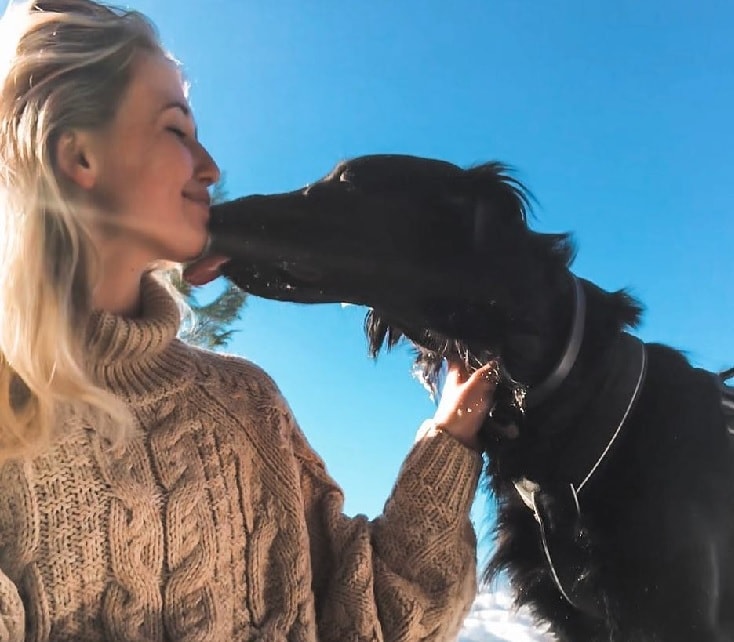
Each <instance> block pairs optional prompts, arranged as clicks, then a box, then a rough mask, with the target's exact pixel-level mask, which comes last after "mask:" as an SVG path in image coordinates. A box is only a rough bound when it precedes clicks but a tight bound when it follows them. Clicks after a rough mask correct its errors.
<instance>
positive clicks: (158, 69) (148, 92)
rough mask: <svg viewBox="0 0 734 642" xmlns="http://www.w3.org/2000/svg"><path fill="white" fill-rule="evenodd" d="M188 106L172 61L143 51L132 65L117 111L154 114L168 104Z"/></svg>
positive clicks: (181, 82)
mask: <svg viewBox="0 0 734 642" xmlns="http://www.w3.org/2000/svg"><path fill="white" fill-rule="evenodd" d="M174 102H176V103H181V104H183V105H186V106H188V101H187V98H186V85H185V82H184V79H183V76H182V74H181V71H180V70H179V68H178V67H177V65H176V63H174V62H173V61H171V60H169V59H168V58H166V57H165V56H163V55H162V54H143V55H141V56H140V58H139V59H138V60H137V61H136V63H135V66H134V67H133V72H132V76H131V78H130V85H129V86H128V89H127V91H126V94H125V97H124V98H123V100H122V103H121V104H120V111H123V110H126V111H128V112H129V111H133V112H138V113H141V114H142V113H150V112H154V115H155V114H157V113H158V112H160V110H161V109H162V108H163V107H164V106H166V105H170V104H171V103H174Z"/></svg>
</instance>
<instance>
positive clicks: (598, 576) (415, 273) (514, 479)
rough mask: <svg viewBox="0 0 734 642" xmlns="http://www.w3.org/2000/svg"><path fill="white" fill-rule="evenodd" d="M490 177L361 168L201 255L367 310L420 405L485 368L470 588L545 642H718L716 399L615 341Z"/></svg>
mask: <svg viewBox="0 0 734 642" xmlns="http://www.w3.org/2000/svg"><path fill="white" fill-rule="evenodd" d="M528 201H529V198H528V195H527V192H526V191H525V190H524V188H523V187H522V185H520V184H519V183H518V182H517V181H516V180H514V179H513V178H511V177H510V176H509V175H508V173H507V171H506V169H505V168H504V167H503V166H502V165H500V164H498V163H489V164H486V165H482V166H479V167H474V168H471V169H467V170H463V169H461V168H459V167H456V166H455V165H452V164H450V163H446V162H442V161H436V160H429V159H421V158H414V157H407V156H369V157H362V158H357V159H354V160H352V161H349V162H345V163H342V164H340V165H338V166H337V167H336V168H335V169H334V170H333V171H332V172H331V173H330V174H329V175H328V176H326V177H325V178H324V179H322V180H320V181H318V182H317V183H314V184H312V185H309V186H308V187H306V188H304V189H302V190H299V191H295V192H291V193H287V194H280V195H273V196H252V197H248V198H244V199H239V200H236V201H232V202H229V203H225V204H222V205H221V206H217V207H215V208H214V209H213V215H212V221H211V230H212V234H213V236H214V251H215V252H219V253H222V254H225V255H227V256H231V257H232V261H231V262H230V263H229V264H227V265H226V266H225V267H224V269H223V272H224V274H225V275H226V276H227V277H229V278H230V279H232V280H233V281H235V282H236V283H238V284H239V285H240V286H241V287H243V288H245V289H247V290H248V291H250V292H252V293H254V294H256V295H260V296H263V297H268V298H272V299H281V300H287V301H296V302H304V303H323V302H340V301H344V302H352V303H357V304H363V305H366V306H369V307H370V308H371V311H370V312H369V314H368V317H367V320H366V330H367V334H368V337H369V344H370V349H371V352H372V353H373V354H377V353H378V352H379V350H380V349H381V347H382V346H383V345H385V344H386V345H387V346H392V345H394V344H395V343H396V342H397V341H398V340H400V339H401V337H405V338H407V339H408V340H410V341H411V342H412V343H413V344H414V345H415V347H416V349H417V353H418V357H417V358H418V362H419V364H420V365H421V367H422V369H423V372H424V374H425V376H426V378H427V380H429V381H430V382H432V383H433V384H434V385H435V381H436V377H437V373H438V370H439V368H440V365H441V363H442V361H443V359H444V358H446V357H456V356H459V357H460V358H462V359H464V361H465V362H466V363H467V364H468V365H469V366H470V367H476V366H477V365H478V364H481V363H485V362H487V361H488V360H490V359H495V358H498V359H499V361H500V363H501V373H502V384H501V385H500V387H499V388H498V393H497V406H496V408H495V411H494V412H493V414H492V417H491V418H489V419H488V420H487V422H486V425H485V426H484V429H483V432H482V439H483V445H484V447H485V449H486V453H487V455H488V470H487V472H488V475H489V480H490V483H491V489H492V491H493V493H494V495H495V497H496V499H497V501H498V503H499V509H498V510H499V516H498V522H497V527H496V545H497V546H496V553H495V555H494V558H493V559H492V561H491V562H490V564H489V567H488V568H487V569H486V575H487V577H491V576H493V575H494V574H496V573H497V572H498V571H500V570H507V571H508V573H509V576H510V579H511V582H512V585H513V588H514V591H515V595H516V598H517V601H518V603H519V604H527V605H529V606H530V607H531V608H532V609H533V611H534V612H535V613H536V615H537V616H538V617H539V618H540V619H542V620H545V621H548V622H550V623H551V626H552V630H553V631H554V632H555V634H556V635H557V636H558V637H559V639H561V640H574V641H581V642H590V641H594V640H604V641H607V640H619V641H621V642H633V641H636V640H640V641H642V640H644V641H645V642H649V641H652V640H660V641H666V642H667V641H671V640H672V641H685V642H703V641H713V640H717V641H721V640H733V639H734V452H733V450H732V448H733V445H734V444H732V441H733V440H732V438H731V437H730V435H729V433H728V431H727V424H726V417H725V413H724V410H723V406H722V399H723V398H724V395H725V392H726V389H725V388H724V386H723V384H722V382H721V379H720V378H717V376H716V375H713V374H712V373H709V372H705V371H703V370H699V369H695V368H693V367H692V366H691V365H690V364H689V363H688V362H687V361H686V359H685V358H684V357H683V356H682V355H681V354H680V353H678V352H676V351H674V350H672V349H670V348H668V347H665V346H662V345H654V344H651V345H644V344H643V343H642V342H640V341H639V340H637V339H635V338H633V337H632V336H631V335H629V334H627V333H626V332H625V329H626V328H628V327H633V326H634V325H635V324H636V323H637V322H638V319H639V315H640V307H639V305H638V304H637V303H636V302H635V301H634V300H633V299H632V298H631V297H630V296H629V295H628V294H627V293H626V292H624V291H618V292H611V293H610V292H606V291H604V290H602V289H600V288H599V287H597V286H595V285H593V284H592V283H590V282H589V281H585V280H583V279H579V278H577V277H575V276H574V275H573V274H572V273H571V272H570V270H569V265H570V263H571V261H572V258H573V246H572V243H571V241H570V239H569V237H568V236H567V235H563V234H540V233H537V232H534V231H532V230H530V229H529V228H528V225H527V221H526V212H527V209H528Z"/></svg>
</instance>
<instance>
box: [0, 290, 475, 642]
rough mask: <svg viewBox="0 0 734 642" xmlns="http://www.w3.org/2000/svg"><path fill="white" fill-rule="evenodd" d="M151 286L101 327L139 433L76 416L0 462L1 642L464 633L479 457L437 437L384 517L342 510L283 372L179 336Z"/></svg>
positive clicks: (114, 377)
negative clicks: (58, 433) (17, 457)
mask: <svg viewBox="0 0 734 642" xmlns="http://www.w3.org/2000/svg"><path fill="white" fill-rule="evenodd" d="M143 296H144V306H143V315H142V318H139V319H124V318H119V317H114V316H112V315H109V314H99V315H97V316H96V317H95V319H94V324H93V328H92V332H91V334H90V336H91V337H92V338H91V345H90V354H91V355H92V356H93V358H94V359H93V360H94V362H95V364H96V366H95V370H96V373H97V375H98V376H99V377H101V378H102V380H103V381H104V382H105V384H106V385H107V386H108V387H109V388H110V389H111V390H113V391H115V392H116V393H118V394H120V395H122V396H124V397H125V398H126V399H127V400H128V401H129V403H130V405H131V407H132V408H133V410H134V413H135V415H136V417H137V419H138V420H139V422H140V425H141V426H142V427H143V430H142V431H141V434H140V435H139V436H137V437H135V438H133V439H132V440H131V442H130V443H129V444H128V445H127V447H126V448H125V450H124V453H122V454H118V455H116V456H113V455H112V454H110V452H109V450H108V449H106V448H105V444H104V443H103V440H102V438H101V437H100V435H99V434H98V433H97V432H96V431H95V429H94V427H93V426H88V425H84V423H83V422H81V421H80V420H68V421H67V423H66V424H65V426H64V430H63V438H61V439H60V441H59V442H58V443H57V444H56V445H55V446H54V447H53V449H52V450H51V451H50V452H48V453H47V454H44V455H43V456H39V457H37V458H35V459H33V460H31V461H26V462H22V463H19V462H11V463H8V464H6V465H4V466H3V467H2V468H1V469H0V640H2V641H6V640H7V641H10V640H13V641H15V640H53V641H54V642H56V641H59V640H79V641H88V640H89V641H91V640H129V641H133V640H135V641H138V640H140V641H143V640H145V641H157V640H176V641H181V642H183V641H185V640H197V641H201V642H203V641H209V640H222V641H240V640H242V641H244V640H269V641H273V642H276V641H278V642H282V641H286V640H289V641H290V640H293V641H300V640H312V641H315V640H322V641H327V640H328V641H332V640H333V641H339V642H349V641H357V640H449V639H454V636H456V634H457V632H458V629H459V627H460V625H461V620H462V618H463V616H464V615H465V613H466V611H467V609H468V608H469V605H470V603H471V600H472V598H473V596H474V591H475V538H474V533H473V530H472V528H471V525H470V522H469V508H470V504H471V502H472V498H473V495H474V490H475V486H476V481H477V477H478V473H479V469H480V464H481V460H480V458H479V457H478V455H476V454H475V453H473V452H470V451H469V450H467V449H466V448H464V447H463V446H461V445H460V444H459V443H458V442H456V441H455V440H453V439H452V438H451V437H449V436H448V435H446V434H443V433H436V434H429V435H426V436H425V437H423V438H422V439H421V440H419V441H418V442H417V443H416V445H415V446H414V448H413V450H412V451H411V452H410V454H409V455H408V457H407V459H406V461H405V463H404V465H403V468H402V470H401V472H400V475H399V479H398V481H397V483H396V485H395V488H394V491H393V493H392V495H391V497H390V498H389V499H388V501H387V503H386V505H385V512H384V514H383V515H382V516H380V517H379V518H377V519H375V520H374V521H369V520H367V519H366V518H364V517H354V518H350V517H347V516H345V515H344V514H343V513H342V506H343V498H342V492H341V490H340V489H339V487H338V486H337V485H336V484H335V483H334V481H332V480H331V479H330V477H329V475H328V474H327V472H326V470H325V467H324V464H323V462H322V461H321V460H320V459H319V457H318V456H317V455H316V454H315V453H314V452H313V450H311V448H310V447H309V445H308V443H307V442H306V440H305V438H304V436H303V435H302V433H301V432H300V430H299V428H298V426H297V425H296V422H295V421H294V419H293V417H292V415H291V412H290V411H289V409H288V406H287V405H286V402H285V401H284V400H283V398H282V397H281V395H280V393H279V392H278V389H277V388H276V386H275V385H274V384H273V382H272V381H271V379H270V378H269V377H268V376H267V375H266V374H264V373H263V371H262V370H260V369H259V368H257V367H256V366H254V365H252V364H251V363H248V362H247V361H244V360H243V359H240V358H235V357H229V356H223V355H218V354H213V353H209V352H206V351H202V350H197V349H194V348H192V347H190V346H188V345H186V344H184V343H182V342H180V341H179V340H177V339H176V333H177V330H178V325H179V315H178V312H177V309H176V306H175V304H174V302H173V301H172V299H171V298H170V297H169V296H168V295H167V294H166V292H165V291H164V290H163V289H162V288H161V286H160V285H158V284H157V283H155V282H154V281H153V280H152V279H151V278H146V279H145V280H144V283H143ZM397 428H399V427H397ZM354 438H355V439H359V435H354Z"/></svg>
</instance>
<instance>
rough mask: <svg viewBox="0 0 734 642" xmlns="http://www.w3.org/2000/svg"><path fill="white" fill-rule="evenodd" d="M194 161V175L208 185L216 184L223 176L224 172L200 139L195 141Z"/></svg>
mask: <svg viewBox="0 0 734 642" xmlns="http://www.w3.org/2000/svg"><path fill="white" fill-rule="evenodd" d="M194 161H195V165H194V175H195V176H196V178H197V179H198V180H199V181H200V182H202V183H204V184H205V185H206V186H207V187H209V186H210V185H214V183H216V182H217V181H218V180H219V179H220V178H221V176H222V172H221V171H220V170H219V166H218V165H217V164H216V162H215V161H214V159H213V158H212V157H211V154H209V152H208V151H207V150H206V148H205V147H204V146H203V145H202V144H201V143H200V142H199V141H195V143H194Z"/></svg>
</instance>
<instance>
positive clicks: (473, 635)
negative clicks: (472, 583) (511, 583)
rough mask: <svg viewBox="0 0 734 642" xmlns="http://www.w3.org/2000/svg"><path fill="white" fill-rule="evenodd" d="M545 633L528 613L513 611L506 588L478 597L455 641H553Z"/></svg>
mask: <svg viewBox="0 0 734 642" xmlns="http://www.w3.org/2000/svg"><path fill="white" fill-rule="evenodd" d="M546 630H547V627H544V626H542V625H537V624H535V622H534V621H533V618H532V616H531V615H530V613H529V612H528V611H527V610H525V609H520V610H519V611H518V610H517V609H515V608H514V606H513V604H512V596H511V595H510V592H509V590H508V589H506V588H498V589H495V590H486V591H482V592H480V593H479V595H477V598H476V600H475V601H474V604H473V606H472V608H471V611H470V612H469V614H468V615H467V617H466V619H465V620H464V627H463V628H462V630H461V633H460V634H459V637H458V639H457V642H500V641H501V642H505V641H506V640H511V641H512V642H552V641H553V640H554V638H553V636H552V635H550V634H549V633H547V632H546Z"/></svg>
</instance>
